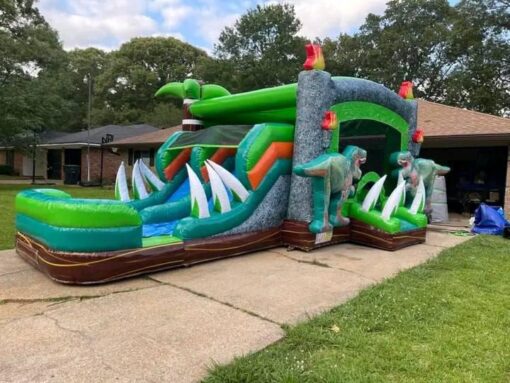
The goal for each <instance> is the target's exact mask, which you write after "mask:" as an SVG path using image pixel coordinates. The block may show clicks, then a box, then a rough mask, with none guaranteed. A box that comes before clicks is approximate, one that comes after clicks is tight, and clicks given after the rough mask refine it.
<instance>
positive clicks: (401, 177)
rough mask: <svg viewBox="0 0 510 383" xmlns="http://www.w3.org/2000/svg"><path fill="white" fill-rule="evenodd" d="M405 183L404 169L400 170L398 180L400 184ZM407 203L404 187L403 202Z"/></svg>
mask: <svg viewBox="0 0 510 383" xmlns="http://www.w3.org/2000/svg"><path fill="white" fill-rule="evenodd" d="M402 182H403V183H405V182H406V181H405V180H404V176H403V175H402V170H401V171H399V172H398V181H397V185H400V184H401V183H402ZM405 203H406V188H405V187H404V191H403V192H402V201H401V204H402V205H403V204H405Z"/></svg>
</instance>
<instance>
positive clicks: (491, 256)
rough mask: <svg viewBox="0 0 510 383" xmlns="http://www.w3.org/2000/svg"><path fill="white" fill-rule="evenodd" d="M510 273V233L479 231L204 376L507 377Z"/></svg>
mask: <svg viewBox="0 0 510 383" xmlns="http://www.w3.org/2000/svg"><path fill="white" fill-rule="evenodd" d="M509 273H510V241H509V240H506V239H503V238H501V237H487V236H478V237H476V238H474V239H472V240H470V241H468V242H466V243H464V244H462V245H459V246H457V247H454V248H451V249H448V250H445V251H443V252H442V253H441V255H440V256H439V257H438V258H436V259H433V260H431V261H429V262H427V263H425V264H424V265H421V266H418V267H416V268H414V269H411V270H408V271H406V272H403V273H401V274H399V275H398V276H397V277H395V278H393V279H390V280H387V281H385V282H383V283H382V284H380V285H377V286H374V287H372V288H369V289H367V290H364V291H362V292H361V294H360V295H359V296H358V297H356V298H355V299H353V300H351V301H350V302H348V303H347V304H345V305H342V306H339V307H337V308H335V309H333V310H332V311H330V312H328V313H325V314H323V315H320V316H318V317H317V318H315V319H313V320H311V321H310V322H307V323H303V324H300V325H297V326H295V327H292V328H290V329H288V332H287V336H286V337H285V338H284V339H283V340H282V341H280V342H278V343H276V344H274V345H272V346H269V347H268V348H266V349H265V350H262V351H260V352H257V353H254V354H252V355H249V356H247V357H243V358H239V359H236V360H235V361H234V362H232V363H231V364H229V365H227V366H216V367H215V368H214V369H213V370H212V371H211V373H210V375H209V376H208V377H207V378H206V379H205V380H204V381H205V382H207V383H216V382H218V383H219V382H221V383H229V382H232V383H234V382H235V383H241V382H250V383H253V382H286V383H294V382H296V383H297V382H299V383H307V382H314V383H316V382H331V383H333V382H334V383H339V382H406V383H407V382H508V381H510V335H509V333H510V279H509V275H510V274H509Z"/></svg>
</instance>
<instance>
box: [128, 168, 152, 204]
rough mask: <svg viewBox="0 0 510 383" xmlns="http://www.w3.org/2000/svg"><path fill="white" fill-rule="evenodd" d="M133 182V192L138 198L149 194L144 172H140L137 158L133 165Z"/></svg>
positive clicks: (143, 197)
mask: <svg viewBox="0 0 510 383" xmlns="http://www.w3.org/2000/svg"><path fill="white" fill-rule="evenodd" d="M131 183H132V187H133V194H134V195H135V198H137V199H145V198H147V197H148V196H149V193H148V192H147V189H146V188H145V183H144V182H143V177H142V173H141V172H140V165H139V160H136V162H135V165H134V166H133V173H132V176H131Z"/></svg>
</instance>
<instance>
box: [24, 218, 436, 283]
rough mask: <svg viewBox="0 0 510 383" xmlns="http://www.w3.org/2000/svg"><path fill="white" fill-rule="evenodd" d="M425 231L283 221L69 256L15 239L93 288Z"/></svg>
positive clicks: (52, 272) (394, 243) (413, 237)
mask: <svg viewBox="0 0 510 383" xmlns="http://www.w3.org/2000/svg"><path fill="white" fill-rule="evenodd" d="M425 234H426V231H425V229H419V230H413V231H409V232H406V233H399V234H394V235H392V234H387V233H384V232H382V231H379V230H376V229H374V228H372V227H370V226H369V225H367V224H364V223H362V222H359V221H356V220H351V225H350V226H347V227H341V228H335V229H334V230H333V232H332V233H330V234H329V235H317V234H314V233H311V232H310V231H309V230H308V224H307V223H306V222H300V221H290V220H287V221H285V222H284V223H283V225H282V227H281V228H274V229H269V230H263V231H258V232H253V233H246V234H235V235H228V236H223V237H214V238H206V239H199V240H193V241H186V242H184V243H179V244H170V245H161V246H154V247H149V248H141V249H131V250H122V251H110V252H101V253H68V252H61V251H54V250H51V249H48V248H47V247H46V246H44V245H43V244H41V243H40V242H38V241H36V240H34V239H33V238H30V237H28V236H27V235H25V234H23V233H19V232H18V233H17V234H16V251H17V253H18V254H19V255H20V256H21V257H22V258H24V259H25V260H27V261H28V262H29V263H31V264H32V265H33V266H34V267H36V268H37V269H39V270H41V271H42V272H43V273H45V274H47V275H48V276H49V277H50V278H51V279H53V280H55V281H57V282H60V283H68V284H81V285H86V284H96V283H106V282H111V281H115V280H118V279H123V278H128V277H132V276H135V275H140V274H146V273H152V272H156V271H161V270H166V269H171V268H176V267H183V266H191V265H194V264H196V263H200V262H206V261H211V260H215V259H220V258H227V257H233V256H236V255H241V254H246V253H251V252H254V251H257V250H263V249H270V248H273V247H278V246H283V245H285V246H288V247H290V248H298V249H301V250H305V251H310V250H313V249H315V248H317V247H322V246H328V245H332V244H337V243H343V242H354V243H358V244H362V245H367V246H372V247H376V248H379V249H383V250H390V251H393V250H397V249H400V248H402V247H406V246H410V245H414V244H417V243H423V242H425Z"/></svg>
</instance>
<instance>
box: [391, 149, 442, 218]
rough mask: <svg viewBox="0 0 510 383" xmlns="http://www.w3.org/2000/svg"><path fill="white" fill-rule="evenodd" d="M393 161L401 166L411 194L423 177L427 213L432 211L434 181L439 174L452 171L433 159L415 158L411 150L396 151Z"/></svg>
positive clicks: (414, 191)
mask: <svg viewBox="0 0 510 383" xmlns="http://www.w3.org/2000/svg"><path fill="white" fill-rule="evenodd" d="M391 161H392V163H393V164H394V165H398V166H400V167H401V169H400V170H399V171H400V173H401V174H402V177H403V178H404V179H405V181H406V189H407V190H408V191H409V192H410V196H412V197H414V195H415V194H416V190H417V188H418V183H419V182H420V177H421V178H422V179H423V184H424V186H425V197H426V199H425V213H426V214H430V213H431V212H432V207H431V197H432V192H433V191H434V181H435V180H436V177H437V176H443V175H445V174H447V173H448V172H449V171H450V168H449V167H447V166H441V165H439V164H436V163H435V162H434V161H433V160H428V159H425V158H414V157H413V156H412V155H411V153H410V152H396V153H394V154H393V155H392V158H391Z"/></svg>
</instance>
